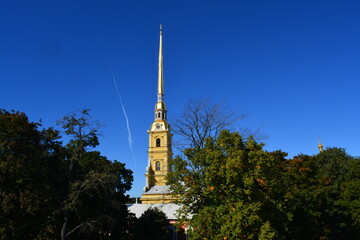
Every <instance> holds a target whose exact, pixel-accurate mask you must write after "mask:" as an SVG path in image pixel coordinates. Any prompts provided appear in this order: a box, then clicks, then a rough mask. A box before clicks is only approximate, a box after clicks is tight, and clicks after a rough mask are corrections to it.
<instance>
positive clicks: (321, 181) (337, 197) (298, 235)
mask: <svg viewBox="0 0 360 240" xmlns="http://www.w3.org/2000/svg"><path fill="white" fill-rule="evenodd" d="M173 162H174V171H173V172H172V173H170V174H169V175H168V182H169V184H170V185H171V188H172V189H173V190H174V193H175V194H177V196H178V197H179V202H180V203H181V204H182V206H183V207H182V209H181V212H180V215H181V217H182V221H184V222H186V224H187V225H188V226H189V228H190V230H191V231H190V234H191V238H192V239H254V240H255V239H277V240H278V239H279V240H281V239H286V240H288V239H294V240H295V239H296V240H303V239H310V240H311V239H314V240H315V239H317V240H319V239H322V240H325V239H329V240H330V239H331V240H335V239H359V237H358V236H359V232H358V226H359V224H356V221H357V220H358V219H359V218H358V217H359V214H358V213H359V204H358V203H359V194H358V191H357V190H358V185H356V184H357V183H358V180H359V178H358V177H356V174H357V173H358V172H360V171H359V170H354V169H356V167H354V165H356V164H358V163H359V160H358V159H355V158H352V157H350V156H348V155H347V154H346V153H345V151H344V150H343V149H338V148H330V149H327V150H325V151H323V152H322V153H319V154H318V155H315V156H307V155H299V156H297V157H294V158H293V159H286V153H284V152H281V151H274V152H267V151H265V150H264V149H263V144H260V143H257V142H256V141H254V139H252V138H248V139H243V138H242V137H241V136H240V135H239V134H238V133H231V132H229V131H226V130H224V131H222V132H221V133H220V135H219V137H218V138H208V139H207V140H206V143H205V145H204V147H203V148H189V149H187V150H186V151H185V153H184V157H176V158H175V159H174V160H173ZM350 166H353V167H350ZM350 169H352V170H350Z"/></svg>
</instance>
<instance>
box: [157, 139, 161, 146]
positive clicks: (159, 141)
mask: <svg viewBox="0 0 360 240" xmlns="http://www.w3.org/2000/svg"><path fill="white" fill-rule="evenodd" d="M160 145H161V140H160V138H157V139H156V147H160Z"/></svg>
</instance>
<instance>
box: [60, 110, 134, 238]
mask: <svg viewBox="0 0 360 240" xmlns="http://www.w3.org/2000/svg"><path fill="white" fill-rule="evenodd" d="M59 124H60V125H61V126H62V127H63V128H64V129H65V134H67V135H69V136H70V137H71V139H70V141H69V143H68V144H67V145H66V154H67V156H66V163H67V164H68V174H67V176H68V186H69V187H68V194H67V197H66V198H65V199H64V201H63V203H64V205H63V210H64V220H63V225H62V229H61V239H62V240H65V239H99V238H103V239H128V237H130V229H129V221H130V222H131V221H133V216H132V215H131V214H130V213H129V212H128V210H127V208H126V205H125V202H127V201H128V199H129V196H128V195H125V192H126V191H128V190H130V188H131V183H132V180H133V177H132V171H131V170H129V169H126V168H125V164H123V163H119V162H117V161H113V162H112V161H109V160H108V159H107V158H106V157H104V156H101V155H100V153H99V152H98V151H95V150H93V148H95V147H96V146H97V145H98V144H99V140H98V129H99V124H97V122H93V121H92V120H91V117H90V114H89V110H88V109H84V110H82V111H81V112H80V113H77V114H76V113H75V114H71V115H68V116H65V117H64V118H63V119H62V120H61V121H59Z"/></svg>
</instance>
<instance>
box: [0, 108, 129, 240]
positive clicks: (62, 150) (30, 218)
mask: <svg viewBox="0 0 360 240" xmlns="http://www.w3.org/2000/svg"><path fill="white" fill-rule="evenodd" d="M61 124H62V126H63V127H64V129H65V134H67V135H69V137H70V140H69V143H68V144H67V145H65V146H64V145H63V143H62V142H61V141H60V139H61V135H60V133H59V132H58V131H56V130H54V129H53V128H48V129H43V130H39V128H40V127H41V125H40V124H39V123H34V122H29V120H28V118H27V117H26V115H25V114H24V113H20V112H14V111H13V112H8V111H6V110H1V111H0V239H60V238H61V239H100V238H102V239H129V237H130V236H131V233H130V232H131V229H130V228H131V227H130V226H131V225H133V222H134V217H133V216H132V215H131V214H129V213H128V210H127V208H126V206H125V204H124V203H125V202H126V201H128V196H127V195H126V194H125V192H126V191H127V190H129V189H130V187H131V182H132V172H131V171H130V170H129V169H126V168H125V164H123V163H120V162H117V161H109V160H108V159H107V158H106V157H105V156H102V155H101V154H100V153H99V152H98V151H95V150H93V148H94V147H96V146H97V145H98V144H99V141H98V127H97V126H96V125H94V124H93V123H91V121H90V115H89V111H88V110H84V111H82V112H80V114H71V115H69V116H66V117H64V119H63V120H62V121H61Z"/></svg>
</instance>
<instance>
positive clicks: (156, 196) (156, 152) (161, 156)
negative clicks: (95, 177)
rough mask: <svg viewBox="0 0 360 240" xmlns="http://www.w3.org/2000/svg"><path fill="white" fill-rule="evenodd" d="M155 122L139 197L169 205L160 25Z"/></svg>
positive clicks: (168, 150) (168, 147)
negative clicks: (144, 184) (142, 188)
mask: <svg viewBox="0 0 360 240" xmlns="http://www.w3.org/2000/svg"><path fill="white" fill-rule="evenodd" d="M157 89H158V90H157V103H156V104H155V120H154V122H153V123H152V124H151V126H150V130H149V131H148V133H149V148H148V166H147V167H146V173H145V177H146V186H145V188H144V192H143V194H142V197H141V201H142V203H145V204H146V203H169V202H172V201H173V200H174V199H173V197H172V195H171V192H170V190H169V187H168V186H167V185H166V179H165V177H166V175H167V173H168V172H169V171H171V157H172V151H171V136H172V135H171V133H170V126H169V124H168V123H167V121H166V117H167V116H166V115H167V111H166V106H165V102H164V76H163V56H162V26H161V25H160V46H159V67H158V87H157Z"/></svg>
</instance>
